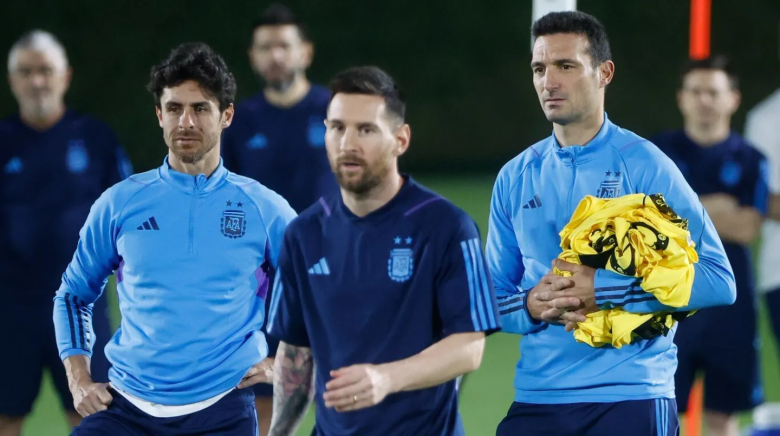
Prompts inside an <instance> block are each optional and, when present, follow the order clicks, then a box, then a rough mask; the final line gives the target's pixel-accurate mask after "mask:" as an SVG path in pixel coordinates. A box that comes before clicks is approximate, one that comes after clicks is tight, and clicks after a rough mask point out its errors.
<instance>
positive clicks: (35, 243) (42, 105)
mask: <svg viewBox="0 0 780 436" xmlns="http://www.w3.org/2000/svg"><path fill="white" fill-rule="evenodd" d="M70 81H71V68H70V66H69V64H68V58H67V56H66V53H65V49H64V47H63V46H62V44H61V43H60V42H59V41H58V40H57V39H56V38H55V37H54V36H53V35H52V34H50V33H48V32H44V31H41V30H35V31H32V32H30V33H28V34H26V35H24V36H22V37H21V38H20V39H19V40H18V41H16V43H14V45H13V46H12V47H11V49H10V51H9V53H8V82H9V84H10V86H11V91H12V93H13V95H14V97H15V98H16V100H17V102H18V105H19V113H18V114H15V115H12V116H10V117H8V118H5V119H3V120H1V121H0V168H1V169H2V175H0V177H2V182H0V220H2V232H1V233H0V283H2V287H1V288H0V300H2V301H3V304H2V305H0V330H2V331H4V332H14V333H12V334H7V335H6V336H5V343H4V348H5V350H7V351H8V354H7V357H5V358H3V359H2V361H1V362H0V435H2V436H11V435H14V436H15V435H19V434H20V433H21V428H22V424H23V421H24V417H25V416H26V415H27V414H29V412H30V411H31V409H32V406H33V403H34V402H35V398H36V397H37V396H38V392H39V390H40V386H41V379H42V376H43V370H44V368H47V369H48V370H49V371H50V373H51V375H52V380H53V382H54V387H55V388H56V390H57V392H58V393H59V395H60V399H61V401H62V405H63V408H64V409H65V411H66V414H67V418H68V423H69V424H70V425H71V426H75V425H77V424H78V423H79V422H80V421H81V417H80V416H79V414H78V413H76V411H75V409H74V406H73V398H72V397H71V393H70V390H69V389H68V381H67V378H66V376H65V371H64V369H63V367H62V364H61V363H60V358H59V354H58V352H57V344H56V341H55V340H54V326H53V325H52V315H51V314H52V309H53V302H52V298H53V296H54V291H56V290H57V288H58V287H59V283H60V279H61V276H62V271H64V269H65V267H66V266H67V265H68V262H69V261H70V259H71V257H72V256H73V250H74V249H75V248H76V243H77V242H78V239H79V229H80V228H81V225H82V224H83V223H84V220H85V219H86V218H87V215H88V214H89V209H90V206H92V203H93V202H94V201H95V200H96V199H97V198H98V197H99V196H100V194H101V193H102V192H103V191H104V190H106V189H108V188H109V187H111V186H112V185H114V184H115V183H117V182H119V181H121V180H122V179H124V178H125V177H127V176H128V174H129V173H130V172H131V171H132V170H131V167H130V163H129V162H128V160H127V158H126V157H125V154H124V152H123V151H122V148H121V147H120V146H119V143H118V141H117V137H116V135H115V134H114V132H113V131H112V130H111V129H110V128H109V127H108V126H107V125H105V124H103V123H102V122H100V121H98V120H96V119H94V118H92V117H89V116H86V115H82V114H79V113H77V112H75V111H73V110H70V109H68V108H67V107H66V105H65V101H64V96H65V93H66V92H67V90H68V87H69V85H70ZM74 316H75V314H74ZM78 334H80V335H81V337H83V338H86V339H85V340H89V341H92V342H93V343H95V347H96V350H98V351H97V352H95V354H94V355H93V358H92V361H91V371H92V376H93V378H94V379H95V380H98V381H101V382H105V381H108V377H107V373H108V366H109V365H108V362H107V360H106V358H105V356H104V354H103V347H104V346H105V344H106V343H107V341H108V339H109V338H110V337H111V328H110V325H109V320H108V310H107V307H106V304H105V299H101V300H99V301H98V303H97V305H96V307H95V310H94V325H93V330H92V331H84V332H78ZM95 337H97V338H95Z"/></svg>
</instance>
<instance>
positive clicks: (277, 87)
mask: <svg viewBox="0 0 780 436" xmlns="http://www.w3.org/2000/svg"><path fill="white" fill-rule="evenodd" d="M299 73H301V71H290V72H289V73H288V74H285V75H284V77H282V78H281V79H278V80H267V79H265V77H263V80H265V86H267V87H269V88H271V89H273V90H274V91H276V92H279V93H284V92H287V90H289V89H290V87H291V86H292V85H293V83H295V79H296V78H297V77H298V74H299Z"/></svg>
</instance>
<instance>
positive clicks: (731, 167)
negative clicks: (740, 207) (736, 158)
mask: <svg viewBox="0 0 780 436" xmlns="http://www.w3.org/2000/svg"><path fill="white" fill-rule="evenodd" d="M740 179H742V167H741V166H740V165H739V164H738V163H736V162H732V161H726V162H724V163H723V166H722V167H721V168H720V181H721V182H723V184H724V185H726V186H728V187H729V188H732V187H734V186H736V185H737V183H739V181H740Z"/></svg>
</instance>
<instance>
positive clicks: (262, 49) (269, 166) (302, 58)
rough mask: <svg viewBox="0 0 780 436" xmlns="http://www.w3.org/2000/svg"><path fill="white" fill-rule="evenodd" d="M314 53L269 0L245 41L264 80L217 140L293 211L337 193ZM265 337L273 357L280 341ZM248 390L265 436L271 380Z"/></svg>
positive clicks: (324, 94)
mask: <svg viewBox="0 0 780 436" xmlns="http://www.w3.org/2000/svg"><path fill="white" fill-rule="evenodd" d="M313 54H314V46H313V44H312V42H311V41H310V40H309V38H308V35H307V33H306V28H305V26H304V24H303V23H301V22H300V21H298V20H297V19H296V17H295V15H293V13H292V12H291V11H290V10H289V9H288V8H287V7H286V6H283V5H280V4H273V5H271V6H269V7H268V8H267V9H266V10H265V12H264V13H263V15H262V17H261V18H260V19H259V20H258V21H257V22H256V23H255V25H254V27H253V28H252V42H251V46H250V47H249V61H250V63H251V65H252V69H253V70H254V71H255V72H256V73H257V74H258V76H260V78H261V79H262V80H263V81H264V82H265V86H264V87H263V90H262V91H260V92H259V93H258V94H257V95H255V96H254V97H251V98H249V99H247V100H244V101H242V102H240V103H239V104H238V105H237V106H236V115H235V118H234V120H233V124H232V125H231V126H230V128H229V129H226V130H225V132H224V134H223V139H222V157H223V159H224V162H225V167H226V168H228V169H229V170H231V171H234V172H236V173H238V174H240V175H242V176H246V177H249V178H252V179H255V180H257V181H259V182H260V183H262V184H263V185H265V186H267V187H268V188H270V189H272V190H274V191H276V192H277V193H279V195H281V196H282V197H284V198H285V199H286V200H287V201H288V202H289V203H290V206H292V208H293V209H295V211H296V212H298V213H300V212H302V211H303V210H304V209H306V208H307V207H309V206H310V205H312V204H313V203H314V202H316V201H317V200H318V199H319V198H320V197H324V196H329V195H332V194H335V193H337V192H338V186H337V185H336V182H335V179H334V178H333V175H332V173H331V169H330V165H329V164H328V156H327V153H326V152H325V124H324V123H323V122H324V120H325V112H326V110H327V107H328V101H329V99H330V93H329V92H328V90H327V88H324V87H322V86H318V85H314V84H312V83H311V82H309V80H308V79H307V78H306V69H307V68H308V67H309V65H310V64H311V60H312V56H313ZM270 300H271V299H270V298H268V300H267V301H270ZM267 339H268V347H269V352H270V355H271V356H274V355H275V354H276V348H277V347H278V346H279V342H278V341H277V340H276V339H275V338H271V337H268V338H267ZM254 390H255V395H256V401H257V413H258V419H259V424H260V434H261V436H264V435H265V434H266V433H267V432H268V427H269V426H270V424H271V413H272V411H271V408H272V405H273V401H272V400H273V398H272V393H273V386H271V385H270V384H258V385H255V387H254Z"/></svg>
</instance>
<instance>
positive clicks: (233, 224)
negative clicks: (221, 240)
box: [220, 210, 246, 239]
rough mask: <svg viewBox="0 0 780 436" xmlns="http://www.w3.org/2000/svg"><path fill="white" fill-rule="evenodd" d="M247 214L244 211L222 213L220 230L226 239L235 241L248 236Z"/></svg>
mask: <svg viewBox="0 0 780 436" xmlns="http://www.w3.org/2000/svg"><path fill="white" fill-rule="evenodd" d="M245 218H246V214H245V213H244V211H243V210H226V211H223V212H222V219H221V220H220V228H221V229H222V234H223V235H225V237H228V238H231V239H235V238H240V237H242V236H244V235H245V234H246V219H245Z"/></svg>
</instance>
